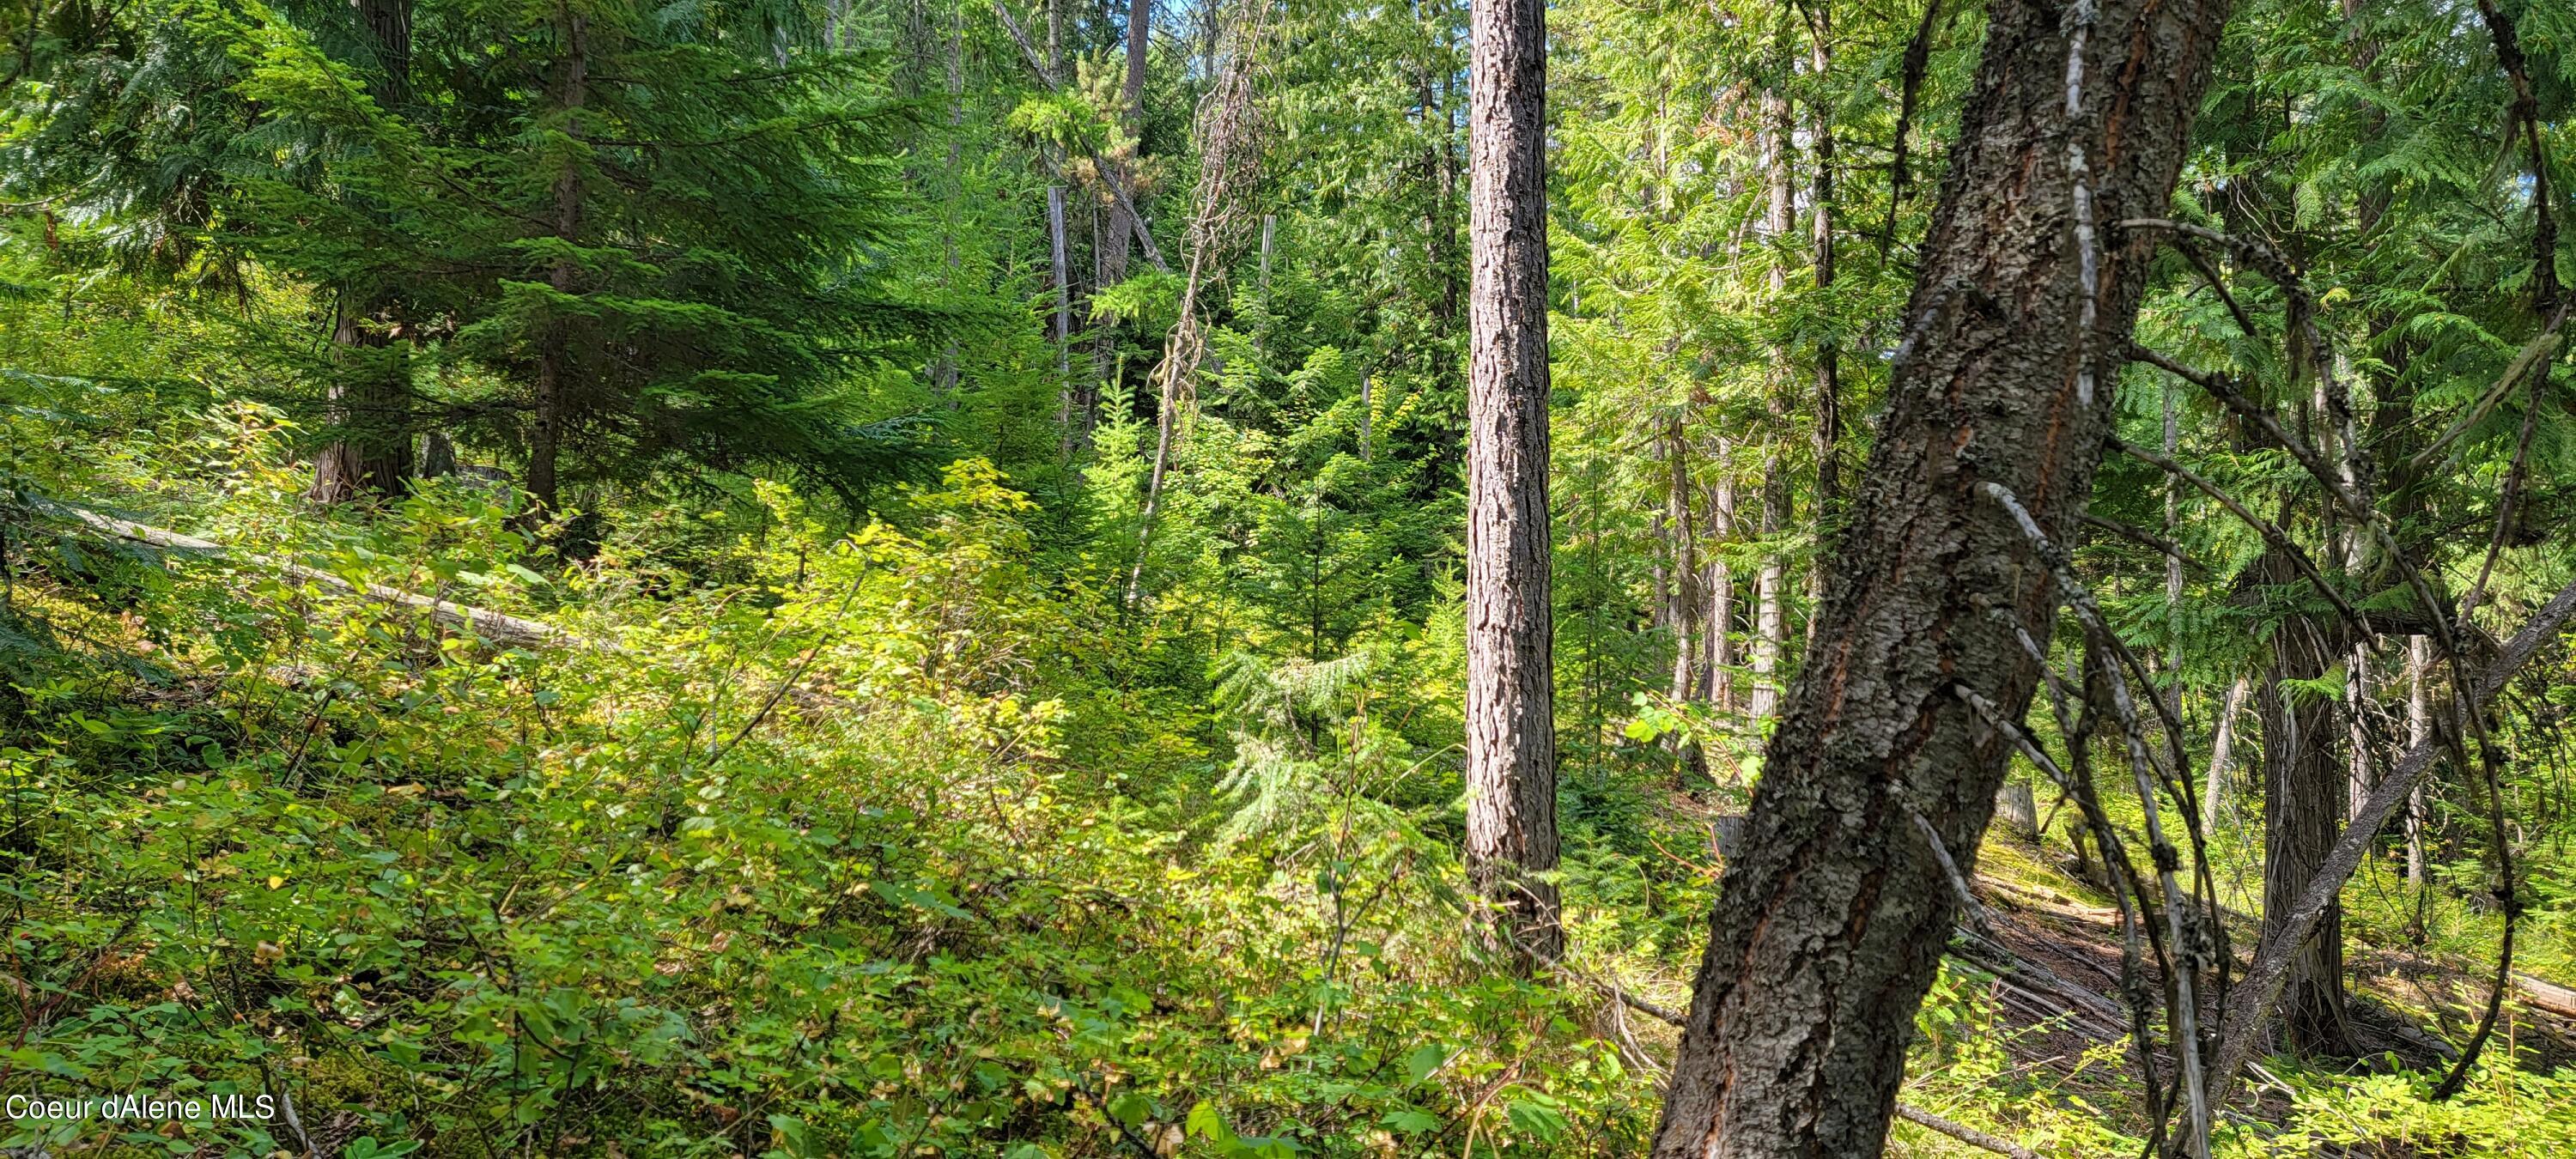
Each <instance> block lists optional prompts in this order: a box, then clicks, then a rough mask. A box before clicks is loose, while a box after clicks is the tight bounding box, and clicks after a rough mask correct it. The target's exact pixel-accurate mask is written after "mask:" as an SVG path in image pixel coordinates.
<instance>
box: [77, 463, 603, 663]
mask: <svg viewBox="0 0 2576 1159" xmlns="http://www.w3.org/2000/svg"><path fill="white" fill-rule="evenodd" d="M33 505H34V506H36V507H37V508H38V509H39V510H42V511H44V512H45V513H46V514H49V515H53V516H55V517H57V518H61V519H68V520H71V521H73V522H76V523H80V524H83V525H85V526H87V527H90V528H91V529H93V530H97V531H102V532H105V533H107V534H109V535H113V536H116V537H117V538H119V539H126V540H131V541H133V542H136V543H143V544H149V545H151V546H153V547H158V548H163V549H165V550H170V551H184V552H189V553H192V554H196V555H205V556H212V557H217V558H227V557H228V558H233V559H238V560H240V561H241V562H244V563H248V564H251V565H253V566H256V567H261V568H265V569H267V570H269V571H274V572H278V573H281V574H284V575H287V576H292V577H294V578H296V579H300V580H306V581H309V582H312V583H317V584H321V585H322V586H324V587H327V588H332V589H335V590H338V591H342V592H346V593H349V594H351V595H356V596H364V597H366V598H368V599H371V600H376V601H378V602H380V603H388V604H394V605H397V606H400V607H406V608H412V609H415V610H418V611H423V612H427V613H429V617H430V618H431V619H432V620H435V621H437V622H438V623H441V624H444V625H446V626H448V627H450V628H457V629H461V630H464V631H467V632H471V633H473V634H474V635H477V636H480V637H482V638H484V639H486V640H490V641H492V642H494V643H496V644H502V645H506V646H509V647H513V648H560V647H568V646H571V645H575V644H581V643H584V642H585V641H583V640H582V639H581V638H580V637H578V636H575V635H573V634H572V633H570V632H566V631H564V630H563V629H561V628H558V627H555V626H554V625H552V624H546V623H540V622H538V621H536V620H529V619H523V618H521V617H518V616H508V615H503V614H501V613H499V612H493V611H486V610H484V609H482V608H476V607H469V606H467V605H465V604H459V603H455V602H452V601H449V600H442V599H438V598H436V597H434V596H424V595H420V594H418V593H416V592H407V591H404V590H402V589H400V588H391V587H386V586H384V585H383V584H352V583H350V582H349V581H347V580H344V579H342V578H340V577H339V576H336V575H333V574H331V573H330V572H327V571H324V570H322V569H320V568H316V567H307V566H305V565H303V564H300V563H296V562H294V561H292V560H285V559H278V558H275V557H273V556H266V555H260V554H257V553H255V552H246V551H237V550H235V549H232V548H228V547H225V546H224V545H222V544H220V543H216V542H214V541H213V540H210V539H199V538H197V537H195V536H193V535H181V534H179V533H178V532H175V531H164V530H162V529H160V528H158V527H149V526H146V525H144V524H140V523H135V522H133V521H131V520H125V519H118V518H115V517H113V516H109V515H102V514H100V513H98V512H96V511H92V510H90V509H88V508H86V507H80V506H76V505H74V504H70V503H64V502H60V501H57V500H45V499H39V500H35V501H34V503H33Z"/></svg>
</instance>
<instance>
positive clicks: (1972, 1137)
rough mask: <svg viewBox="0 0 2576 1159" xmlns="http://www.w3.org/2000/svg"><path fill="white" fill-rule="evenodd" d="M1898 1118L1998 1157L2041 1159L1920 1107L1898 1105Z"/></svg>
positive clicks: (2015, 1144)
mask: <svg viewBox="0 0 2576 1159" xmlns="http://www.w3.org/2000/svg"><path fill="white" fill-rule="evenodd" d="M1896 1117H1897V1118H1900V1119H1903V1120H1905V1121H1906V1122H1909V1123H1912V1124H1914V1125H1916V1126H1918V1127H1930V1128H1932V1129H1933V1130H1935V1131H1939V1132H1941V1133H1942V1134H1944V1135H1948V1136H1949V1137H1951V1138H1953V1139H1956V1140H1958V1141H1960V1142H1962V1143H1965V1144H1968V1145H1969V1146H1971V1147H1978V1148H1983V1149H1984V1150H1988V1151H1992V1152H1994V1153H1995V1154H1997V1155H2010V1156H2012V1159H2039V1152H2037V1151H2033V1150H2031V1149H2030V1148H2028V1147H2024V1146H2022V1145H2021V1144H2019V1143H2015V1142H2013V1141H2012V1140H2010V1139H2003V1138H1998V1137H1996V1136H1993V1135H1989V1134H1987V1133H1985V1132H1983V1131H1980V1130H1978V1129H1976V1128H1975V1127H1971V1126H1968V1125H1966V1124H1964V1123H1955V1122H1952V1121H1950V1120H1948V1119H1944V1118H1942V1117H1941V1116H1939V1115H1936V1114H1933V1113H1932V1112H1930V1111H1927V1110H1924V1109H1922V1108H1920V1107H1915V1106H1909V1105H1907V1104H1905V1103H1898V1104H1896Z"/></svg>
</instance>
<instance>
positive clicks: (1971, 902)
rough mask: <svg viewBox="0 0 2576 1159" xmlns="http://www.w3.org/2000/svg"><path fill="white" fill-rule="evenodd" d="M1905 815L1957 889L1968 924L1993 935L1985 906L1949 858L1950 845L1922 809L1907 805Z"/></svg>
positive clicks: (1933, 858) (1960, 905) (1951, 884)
mask: <svg viewBox="0 0 2576 1159" xmlns="http://www.w3.org/2000/svg"><path fill="white" fill-rule="evenodd" d="M1905 815H1906V816H1908V817H1911V818H1913V819H1914V829H1915V832H1918V833H1921V834H1922V835H1923V843H1924V844H1926V845H1929V846H1931V847H1932V860H1934V861H1937V862H1939V863H1940V864H1941V873H1942V874H1943V875H1944V876H1946V877H1948V878H1949V879H1950V888H1951V889H1954V890H1957V891H1958V894H1959V909H1960V912H1961V913H1962V914H1964V915H1965V916H1966V917H1967V919H1968V925H1969V926H1970V927H1972V928H1974V929H1975V930H1976V931H1977V932H1978V933H1980V934H1984V935H1986V936H1988V937H1992V936H1994V923H1993V922H1992V921H1990V920H1988V919H1987V917H1986V907H1985V906H1983V905H1981V904H1979V903H1978V901H1977V894H1976V891H1974V890H1972V889H1969V888H1968V879H1967V878H1966V877H1964V876H1962V875H1961V874H1960V873H1959V863H1958V862H1956V861H1953V860H1951V859H1950V847H1949V846H1947V845H1943V844H1942V843H1941V834H1940V832H1939V831H1938V830H1935V829H1933V828H1932V822H1931V821H1929V820H1926V819H1925V818H1924V816H1923V812H1922V810H1919V809H1915V808H1913V807H1911V806H1908V807H1907V808H1906V810H1905Z"/></svg>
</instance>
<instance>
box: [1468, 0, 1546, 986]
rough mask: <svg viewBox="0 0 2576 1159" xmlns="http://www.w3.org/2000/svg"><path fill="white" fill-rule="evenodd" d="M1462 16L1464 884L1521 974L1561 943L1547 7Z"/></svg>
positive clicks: (1510, 6)
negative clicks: (1485, 906)
mask: <svg viewBox="0 0 2576 1159" xmlns="http://www.w3.org/2000/svg"><path fill="white" fill-rule="evenodd" d="M1470 20H1471V22H1472V24H1473V35H1472V36H1471V37H1470V43H1471V44H1472V45H1473V46H1474V47H1473V48H1472V50H1471V52H1470V55H1469V58H1468V65H1467V82H1468V122H1467V133H1468V136H1467V149H1468V161H1467V172H1468V186H1467V188H1468V193H1467V236H1468V245H1469V247H1470V250H1471V255H1470V261H1471V262H1472V276H1471V278H1470V282H1469V286H1468V291H1467V335H1468V359H1467V790H1468V803H1467V872H1468V876H1469V878H1470V879H1471V880H1472V881H1473V883H1474V885H1475V888H1476V892H1477V894H1478V896H1480V897H1482V898H1484V899H1486V901H1487V902H1489V903H1490V906H1491V913H1490V920H1489V923H1488V924H1487V925H1486V927H1485V928H1486V930H1487V931H1488V933H1487V936H1488V938H1489V941H1490V943H1493V944H1496V945H1497V948H1500V949H1505V950H1507V952H1508V953H1509V954H1510V955H1511V956H1512V957H1513V958H1514V959H1515V960H1516V961H1517V962H1518V963H1519V964H1520V965H1522V966H1523V967H1527V966H1530V965H1534V964H1536V963H1539V962H1546V961H1553V960H1554V959H1555V958H1556V957H1557V955H1558V953H1559V951H1560V950H1561V949H1562V948H1563V946H1564V931H1563V929H1562V928H1561V927H1560V925H1559V924H1558V920H1557V896H1556V886H1554V885H1553V884H1550V883H1549V882H1547V881H1545V880H1544V879H1542V878H1541V877H1540V876H1539V875H1540V874H1542V873H1545V872H1546V871H1547V870H1550V869H1553V868H1555V867H1556V734H1555V723H1554V708H1555V706H1554V680H1555V676H1554V672H1555V665H1554V662H1553V660H1552V658H1551V656H1550V649H1551V646H1552V643H1553V637H1554V635H1555V631H1554V622H1553V619H1552V613H1551V611H1550V608H1549V603H1548V555H1549V551H1548V545H1549V533H1548V505H1547V458H1548V446H1547V393H1548V370H1547V176H1546V152H1545V150H1546V145H1547V93H1546V87H1545V86H1546V83H1547V5H1546V0H1475V4H1474V7H1473V9H1472V12H1471V16H1470ZM1505 943H1507V945H1505Z"/></svg>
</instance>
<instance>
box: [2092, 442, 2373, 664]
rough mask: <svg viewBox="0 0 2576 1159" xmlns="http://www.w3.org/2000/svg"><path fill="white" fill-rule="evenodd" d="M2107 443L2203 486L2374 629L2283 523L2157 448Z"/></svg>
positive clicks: (2342, 609) (2340, 608)
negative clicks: (2254, 509)
mask: <svg viewBox="0 0 2576 1159" xmlns="http://www.w3.org/2000/svg"><path fill="white" fill-rule="evenodd" d="M2104 446H2105V448H2106V449H2109V450H2114V451H2121V452H2125V453H2127V454H2128V455H2129V456H2131V457H2132V458H2135V459H2137V460H2138V461H2140V462H2143V463H2146V464H2147V465H2149V466H2152V467H2158V468H2161V469H2163V470H2164V471H2166V472H2168V473H2170V474H2172V475H2173V476H2174V477H2176V478H2178V479H2181V480H2182V481H2183V482H2186V483H2189V484H2191V485H2192V486H2193V487H2196V488H2199V490H2200V492H2201V493H2202V494H2204V495H2207V496H2209V497H2210V498H2212V499H2215V500H2218V505H2219V506H2221V507H2225V508H2226V509H2227V510H2228V512H2229V513H2230V514H2232V515H2234V516H2236V518H2237V520H2238V521H2239V522H2242V523H2243V524H2245V525H2246V526H2247V527H2251V528H2253V529H2254V531H2255V533H2256V534H2259V535H2261V536H2262V537H2263V542H2264V543H2266V544H2268V545H2270V546H2271V547H2272V549H2273V550H2275V551H2278V552H2280V553H2281V554H2282V555H2283V556H2285V557H2287V558H2288V559H2289V561H2290V563H2291V565H2292V566H2294V567H2296V568H2298V569H2299V574H2300V575H2301V576H2304V577H2306V579H2307V581H2308V584H2309V586H2311V587H2314V588H2315V589H2316V590H2317V594H2318V595H2321V596H2324V597H2325V598H2326V602H2327V603H2330V604H2333V605H2334V606H2335V611H2336V612H2338V613H2340V614H2342V616H2343V618H2344V620H2345V622H2347V623H2350V624H2352V625H2354V626H2356V627H2359V628H2361V629H2362V630H2363V631H2365V632H2367V631H2369V630H2370V629H2369V624H2368V622H2367V621H2365V620H2363V619H2362V618H2361V613H2360V612H2358V611H2355V610H2353V606H2352V604H2351V603H2350V602H2348V601H2346V600H2345V599H2344V598H2343V594H2342V593H2340V592H2337V591H2336V590H2334V585H2332V584H2329V583H2327V582H2326V577H2325V574H2324V573H2323V572H2320V571H2318V570H2317V565H2316V564H2315V563H2314V562H2313V561H2311V560H2309V559H2308V553H2307V552H2305V551H2303V550H2301V549H2300V548H2299V545H2298V544H2297V543H2294V542H2292V541H2291V539H2290V535H2289V533H2288V532H2286V531H2283V530H2281V529H2280V527H2279V526H2277V525H2275V524H2274V523H2273V522H2272V521H2271V520H2268V519H2265V518H2263V517H2262V516H2259V515H2256V514H2254V513H2253V512H2252V511H2248V510H2246V509H2245V505H2244V504H2243V503H2239V502H2237V501H2236V497H2235V496H2233V495H2230V494H2228V493H2227V492H2226V491H2224V490H2221V489H2220V488H2219V486H2218V485H2217V484H2215V483H2212V482H2210V481H2209V480H2207V479H2204V478H2201V477H2200V476H2199V475H2198V474H2196V473H2194V472H2193V471H2192V469H2191V468H2189V467H2185V466H2183V465H2182V464H2180V463H2177V462H2175V461H2173V460H2171V459H2168V458H2166V457H2164V456H2162V455H2159V454H2157V453H2155V452H2154V451H2150V450H2148V449H2146V448H2145V447H2141V446H2138V445H2137V444H2135V443H2128V442H2123V441H2121V440H2120V439H2119V438H2117V437H2116V436H2115V437H2112V438H2108V439H2105V440H2104Z"/></svg>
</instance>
